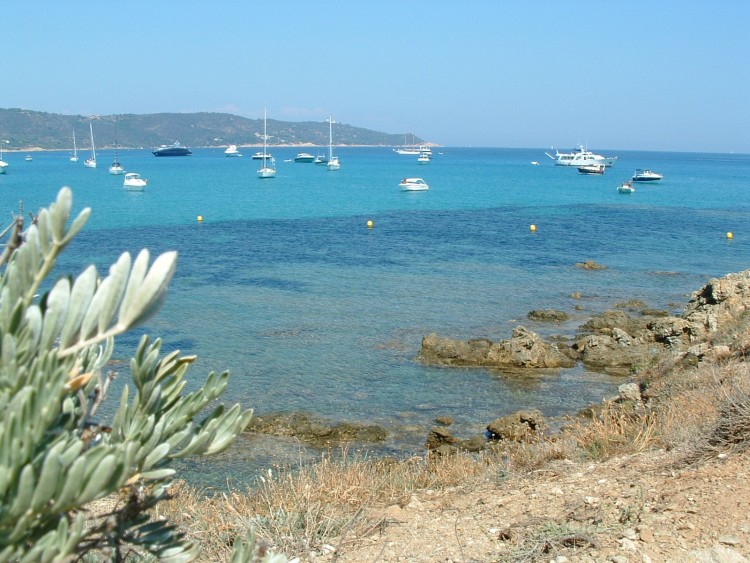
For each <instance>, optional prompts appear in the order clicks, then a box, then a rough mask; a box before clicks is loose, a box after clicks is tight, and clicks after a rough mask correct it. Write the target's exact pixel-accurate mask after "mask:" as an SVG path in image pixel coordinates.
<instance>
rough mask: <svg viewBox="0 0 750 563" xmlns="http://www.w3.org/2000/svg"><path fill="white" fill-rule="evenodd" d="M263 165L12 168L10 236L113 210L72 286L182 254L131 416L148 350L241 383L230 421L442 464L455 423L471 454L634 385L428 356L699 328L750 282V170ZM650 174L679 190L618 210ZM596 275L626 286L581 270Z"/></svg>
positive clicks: (627, 156) (212, 472) (620, 164)
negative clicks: (667, 326)
mask: <svg viewBox="0 0 750 563" xmlns="http://www.w3.org/2000/svg"><path fill="white" fill-rule="evenodd" d="M255 150H256V149H253V148H245V149H244V153H245V156H243V157H241V158H227V157H225V156H224V152H223V149H219V148H214V149H193V154H192V156H189V157H172V158H165V157H162V158H156V157H154V156H153V155H152V154H151V152H150V150H148V149H141V150H122V149H121V150H120V151H119V154H118V159H119V161H120V162H122V163H123V165H124V166H125V168H126V170H128V171H131V172H138V173H140V174H141V176H143V177H144V178H147V179H148V186H147V187H146V189H145V190H144V191H143V192H129V191H125V190H124V189H123V184H122V182H123V177H122V176H113V175H110V174H108V171H107V168H108V166H109V164H110V162H112V160H114V158H115V153H114V151H113V150H100V151H99V153H98V164H99V167H98V168H96V169H89V168H86V167H84V165H83V159H84V158H86V156H88V155H87V154H85V153H81V154H80V156H81V160H80V161H79V162H78V163H72V162H70V161H69V153H68V152H67V151H60V152H34V153H31V155H32V157H33V158H32V160H31V161H26V160H24V156H25V154H24V153H5V155H4V160H5V161H6V162H8V163H9V167H8V170H7V174H5V175H0V207H2V209H4V210H5V213H6V215H5V217H6V221H5V222H6V224H7V223H9V222H10V220H11V218H12V216H13V215H14V214H18V213H19V211H21V210H22V212H23V214H24V215H27V216H28V213H29V212H31V213H36V212H37V211H38V210H39V209H40V208H41V207H44V206H48V205H49V204H50V202H52V201H53V200H54V199H55V197H56V194H57V193H58V191H59V190H60V188H61V187H63V186H69V187H70V188H72V190H73V197H74V207H75V210H76V213H77V212H79V211H80V210H82V209H83V208H84V207H90V208H91V209H92V214H91V218H90V220H89V222H88V224H87V227H86V228H85V229H84V231H83V232H82V233H81V234H80V235H79V236H78V237H77V238H76V239H75V241H74V242H73V243H72V244H71V246H70V247H69V248H68V249H67V250H66V252H65V253H64V254H63V256H62V257H61V259H60V261H59V264H58V266H57V267H56V270H55V275H56V276H59V275H65V274H72V275H77V274H78V273H80V272H81V271H82V270H83V269H84V268H85V267H86V266H87V265H88V264H91V263H94V264H95V265H96V266H97V268H98V270H99V272H100V275H102V276H104V275H106V272H107V269H108V267H109V265H110V264H112V263H113V262H114V261H115V260H116V259H117V258H118V256H119V255H120V254H121V253H122V252H130V253H131V254H132V255H135V254H137V253H138V252H139V251H140V250H141V249H142V248H148V249H149V251H150V252H151V256H152V259H153V258H155V257H156V256H157V255H158V254H160V253H162V252H165V251H167V250H176V251H177V252H178V256H179V257H178V265H177V272H176V274H175V276H174V279H173V281H172V283H171V285H170V289H169V295H168V299H167V301H166V304H165V305H164V307H163V308H162V310H161V311H160V312H159V314H158V315H157V316H156V317H154V318H153V319H151V320H150V321H149V322H148V324H147V325H146V326H143V327H139V328H138V329H135V330H133V331H132V332H131V333H128V334H126V335H123V336H121V337H119V338H118V339H117V343H116V349H115V359H116V360H117V363H116V364H115V366H116V369H117V371H118V374H119V375H118V378H117V380H116V381H115V384H114V385H113V389H112V390H111V391H110V402H112V401H114V402H116V401H117V400H118V397H119V392H118V391H117V387H118V386H122V385H127V384H128V377H129V374H128V362H127V360H128V358H129V357H130V356H131V355H132V353H133V351H134V349H135V347H136V345H137V343H138V341H139V339H140V337H141V335H142V334H144V333H147V334H149V335H151V336H153V337H159V338H161V339H162V341H163V351H164V352H169V351H172V350H176V349H178V350H180V351H181V352H182V353H183V354H191V355H192V354H195V355H197V360H196V362H195V363H194V364H193V366H192V367H191V369H190V372H189V375H188V389H189V390H190V389H195V388H197V387H198V386H199V385H200V384H201V383H202V382H203V380H204V379H205V377H206V376H207V374H208V373H210V372H212V371H214V372H223V371H229V372H230V373H231V376H230V380H229V384H228V387H227V390H226V392H225V394H224V395H223V397H222V401H223V402H224V403H226V404H233V403H235V402H239V403H241V404H242V405H243V406H244V407H245V408H252V409H254V412H255V414H256V415H263V414H270V413H290V414H291V413H306V414H308V415H310V416H313V417H319V418H320V419H323V420H325V421H329V422H331V423H337V422H353V423H363V424H376V425H380V426H382V427H384V428H385V429H386V430H387V432H388V438H387V439H386V441H385V442H383V443H379V444H376V445H368V446H361V445H355V446H352V447H353V448H356V451H357V454H358V455H365V456H375V457H378V456H395V457H400V456H403V457H406V456H410V455H413V454H419V453H423V452H424V444H425V440H426V437H427V434H428V432H429V430H430V428H432V427H433V426H434V424H435V419H436V418H437V417H451V418H452V419H453V421H454V423H453V425H452V426H451V428H450V430H451V432H452V433H453V434H454V435H456V436H458V437H463V438H466V437H471V436H475V435H478V434H481V433H482V432H483V431H484V429H485V426H486V425H487V424H488V423H489V422H491V421H492V420H494V419H496V418H498V417H500V416H503V415H506V414H509V413H512V412H514V411H516V410H519V409H528V408H537V409H539V410H540V411H542V413H543V414H544V415H546V416H548V417H550V418H551V419H555V418H559V417H561V416H564V415H566V414H569V413H574V412H576V411H577V410H579V409H581V408H584V407H586V406H587V405H590V404H591V403H596V402H599V401H601V400H602V399H604V398H608V397H612V396H615V395H616V394H617V387H618V386H619V385H620V384H622V383H623V382H625V381H627V377H622V376H619V377H617V376H612V375H607V374H601V373H594V372H590V371H587V370H586V369H584V368H583V367H581V366H577V367H575V368H571V369H563V370H559V371H551V372H535V373H518V372H515V373H512V372H507V373H506V372H502V371H497V370H487V369H464V368H439V367H433V366H426V365H423V364H421V363H420V362H419V360H418V354H419V349H420V343H421V340H422V337H423V336H425V335H427V334H430V333H436V334H438V335H439V336H442V337H449V338H457V339H470V338H489V339H491V340H494V341H498V340H502V339H507V338H510V336H511V334H512V332H513V329H514V328H515V327H517V326H525V327H526V328H528V329H530V330H532V331H534V332H537V333H538V334H540V335H542V336H543V337H545V338H557V337H563V338H566V339H572V338H574V337H575V335H576V333H577V330H578V327H579V326H580V325H581V324H582V323H584V322H585V321H586V320H588V319H589V318H590V317H591V316H592V315H595V314H597V313H600V312H602V311H605V310H608V309H612V308H615V307H617V306H618V305H620V306H621V305H622V304H623V303H626V302H628V301H631V300H639V301H642V302H643V303H645V304H646V306H648V307H649V308H655V309H659V310H666V311H669V312H670V313H675V314H678V313H679V312H680V311H681V310H682V308H683V307H684V306H685V304H686V303H687V301H688V299H689V298H690V295H691V293H692V292H694V291H696V290H698V289H699V288H701V287H702V286H703V285H704V284H705V283H706V282H707V281H708V280H709V279H711V278H712V277H719V276H724V275H726V274H727V273H730V272H738V271H742V270H745V269H747V268H748V267H750V155H745V154H714V153H673V152H645V151H605V150H600V151H597V152H601V153H602V154H605V155H617V156H618V157H619V158H618V160H617V162H616V163H615V164H614V166H613V167H611V168H608V169H607V170H606V173H605V174H603V175H599V176H594V175H580V174H578V172H577V170H576V168H574V167H559V166H554V163H553V161H552V160H550V159H549V158H547V157H546V156H545V149H542V148H530V149H504V148H455V147H437V148H435V149H434V150H433V158H432V161H431V162H430V163H429V164H427V165H420V164H418V163H417V157H416V156H413V155H412V156H408V155H398V154H396V153H395V152H393V151H392V150H391V148H389V147H369V148H365V147H356V148H355V147H342V148H336V149H335V152H336V154H338V156H339V157H340V159H341V169H340V170H338V171H328V170H327V169H326V168H325V167H324V166H317V165H315V164H311V163H296V162H293V158H294V156H295V155H296V153H297V152H299V150H300V149H299V148H295V147H274V148H272V149H270V152H272V154H273V155H274V157H275V159H276V165H277V175H276V177H275V178H270V179H259V178H258V177H257V174H256V170H257V168H258V167H259V162H258V161H257V160H252V159H251V158H250V155H251V154H252V153H253V152H255ZM312 152H313V153H315V152H316V151H312ZM534 162H538V164H533V163H534ZM636 168H649V169H651V170H654V171H657V172H659V173H662V174H663V175H664V177H663V179H662V180H661V181H658V182H653V183H644V184H637V185H636V192H635V193H633V194H621V193H618V191H617V187H618V186H619V185H620V183H621V182H622V181H624V180H627V179H629V178H630V176H632V174H633V171H634V170H635V169H636ZM404 177H422V178H424V179H425V181H426V182H427V183H428V184H429V190H428V191H424V192H402V191H401V190H399V188H398V183H399V182H400V180H401V179H402V178H404ZM730 233H731V236H730ZM586 260H594V261H595V262H597V263H599V264H601V265H603V266H605V267H606V268H605V269H603V270H596V271H594V270H587V269H582V268H580V267H577V266H576V264H577V263H580V262H585V261H586ZM535 309H556V310H561V311H564V312H566V313H568V315H569V316H570V320H569V321H567V322H564V323H561V324H544V323H539V322H535V321H532V320H530V319H529V318H528V316H527V315H528V313H529V312H530V311H532V310H535ZM110 408H114V407H110ZM100 415H101V416H105V415H106V409H103V410H102V412H101V413H100ZM348 451H349V452H351V451H352V450H348ZM328 453H329V452H321V451H319V450H315V449H311V448H309V447H307V446H305V445H304V444H302V443H301V442H298V441H296V440H294V439H282V438H266V437H257V436H256V437H254V436H243V437H241V438H240V439H238V440H237V441H236V443H235V444H234V445H233V446H232V447H231V448H230V449H229V450H228V451H227V452H225V453H223V454H221V455H219V456H216V457H213V458H208V459H200V460H188V461H185V462H181V464H180V469H181V474H182V476H183V477H184V478H186V479H187V480H188V481H189V482H191V483H194V484H197V485H200V486H206V487H209V488H221V487H227V486H234V487H236V486H239V487H242V486H244V485H247V484H251V483H252V482H253V481H254V479H255V478H256V477H257V476H258V475H260V474H262V473H263V472H265V471H267V470H268V469H269V468H272V467H278V466H289V465H290V464H299V463H306V462H308V461H311V460H315V459H319V458H320V456H321V455H327V454H328Z"/></svg>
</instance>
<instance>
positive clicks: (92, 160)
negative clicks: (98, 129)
mask: <svg viewBox="0 0 750 563" xmlns="http://www.w3.org/2000/svg"><path fill="white" fill-rule="evenodd" d="M89 131H90V132H91V158H87V159H86V160H84V161H83V165H84V166H86V167H87V168H96V148H95V147H94V127H93V125H91V123H89Z"/></svg>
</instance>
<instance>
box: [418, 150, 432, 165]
mask: <svg viewBox="0 0 750 563" xmlns="http://www.w3.org/2000/svg"><path fill="white" fill-rule="evenodd" d="M430 160H431V158H430V153H427V152H421V153H419V156H418V157H417V163H418V164H429V163H430Z"/></svg>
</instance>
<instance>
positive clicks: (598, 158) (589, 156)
mask: <svg viewBox="0 0 750 563" xmlns="http://www.w3.org/2000/svg"><path fill="white" fill-rule="evenodd" d="M553 148H554V147H553ZM544 154H546V155H547V156H548V157H550V158H551V159H552V160H554V161H555V166H589V165H592V164H603V165H604V166H612V165H613V164H614V163H615V161H616V160H617V157H616V156H602V155H600V154H595V153H593V152H591V151H590V150H588V149H586V148H584V146H583V145H578V148H576V149H573V151H572V152H560V151H558V150H557V149H555V154H554V155H552V154H550V153H548V152H545V153H544Z"/></svg>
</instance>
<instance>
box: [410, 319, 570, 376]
mask: <svg viewBox="0 0 750 563" xmlns="http://www.w3.org/2000/svg"><path fill="white" fill-rule="evenodd" d="M419 359H420V361H422V362H424V363H427V364H435V365H444V366H482V367H489V368H561V367H572V366H573V365H575V360H573V359H571V358H570V357H569V356H567V355H566V354H564V353H563V352H562V351H560V349H559V348H558V345H557V344H548V343H546V342H544V340H542V338H541V337H540V336H539V335H537V334H536V333H533V332H531V331H529V330H527V329H525V328H524V327H522V326H519V327H517V328H516V329H515V330H514V331H513V335H512V336H511V338H510V339H509V340H501V341H500V342H497V343H495V342H492V341H491V340H489V339H487V338H476V339H472V340H469V341H462V340H454V339H452V338H439V337H438V336H437V335H436V334H434V333H433V334H430V335H427V336H425V337H424V338H423V339H422V348H421V350H420V353H419Z"/></svg>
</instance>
